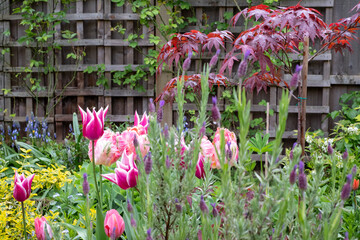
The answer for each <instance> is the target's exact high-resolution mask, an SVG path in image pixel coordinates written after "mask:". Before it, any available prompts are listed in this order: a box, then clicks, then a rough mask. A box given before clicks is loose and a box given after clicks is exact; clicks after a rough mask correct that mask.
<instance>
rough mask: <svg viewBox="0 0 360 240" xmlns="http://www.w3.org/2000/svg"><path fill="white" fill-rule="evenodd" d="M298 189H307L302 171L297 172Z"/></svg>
mask: <svg viewBox="0 0 360 240" xmlns="http://www.w3.org/2000/svg"><path fill="white" fill-rule="evenodd" d="M299 189H300V190H302V191H305V190H306V189H307V179H306V175H305V173H304V172H302V173H300V174H299Z"/></svg>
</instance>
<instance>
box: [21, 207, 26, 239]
mask: <svg viewBox="0 0 360 240" xmlns="http://www.w3.org/2000/svg"><path fill="white" fill-rule="evenodd" d="M21 210H22V215H23V225H24V239H25V240H26V222H25V208H24V202H21Z"/></svg>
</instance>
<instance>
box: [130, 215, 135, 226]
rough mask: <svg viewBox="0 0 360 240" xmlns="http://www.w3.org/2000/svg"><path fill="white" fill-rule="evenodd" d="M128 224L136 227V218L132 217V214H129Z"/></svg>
mask: <svg viewBox="0 0 360 240" xmlns="http://www.w3.org/2000/svg"><path fill="white" fill-rule="evenodd" d="M130 224H131V226H132V227H133V228H136V220H135V219H134V216H133V214H131V220H130Z"/></svg>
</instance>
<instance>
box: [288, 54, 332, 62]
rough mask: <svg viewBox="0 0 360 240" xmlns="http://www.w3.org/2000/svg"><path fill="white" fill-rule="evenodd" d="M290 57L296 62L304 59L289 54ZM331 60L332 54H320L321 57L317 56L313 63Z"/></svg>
mask: <svg viewBox="0 0 360 240" xmlns="http://www.w3.org/2000/svg"><path fill="white" fill-rule="evenodd" d="M289 57H290V58H291V59H293V60H295V61H300V60H302V59H303V57H302V56H299V55H297V54H294V53H291V54H289ZM310 57H311V56H310ZM331 59H332V55H331V53H323V54H320V55H318V56H316V57H315V58H314V59H312V60H311V61H331Z"/></svg>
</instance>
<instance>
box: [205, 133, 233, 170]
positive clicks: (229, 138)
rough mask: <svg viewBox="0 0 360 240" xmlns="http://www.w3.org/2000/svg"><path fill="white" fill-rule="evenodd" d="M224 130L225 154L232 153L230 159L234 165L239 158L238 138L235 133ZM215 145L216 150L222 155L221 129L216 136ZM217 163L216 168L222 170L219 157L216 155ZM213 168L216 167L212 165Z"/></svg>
mask: <svg viewBox="0 0 360 240" xmlns="http://www.w3.org/2000/svg"><path fill="white" fill-rule="evenodd" d="M223 129H224V138H225V139H224V140H225V143H226V144H225V153H226V152H227V151H231V153H232V154H231V159H230V163H229V164H230V165H231V166H232V165H234V163H235V162H236V161H237V159H238V157H239V148H238V145H237V141H236V136H235V133H233V132H231V131H229V130H228V129H226V128H223ZM213 145H214V147H215V149H216V150H217V152H218V154H220V153H221V151H220V128H218V129H217V131H216V133H215V136H214V140H213ZM215 162H216V165H215V167H216V168H220V167H221V166H220V162H219V158H218V156H217V154H215ZM211 166H212V167H214V166H213V165H211Z"/></svg>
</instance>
